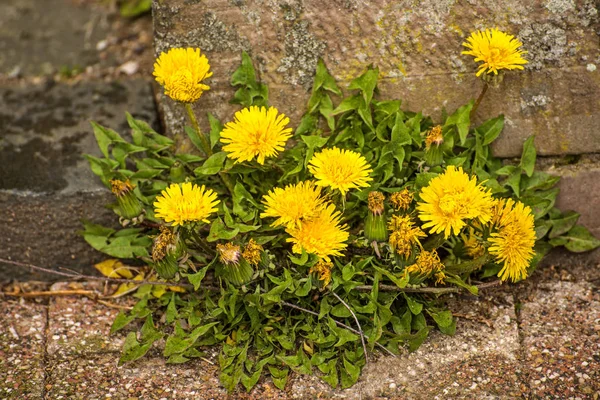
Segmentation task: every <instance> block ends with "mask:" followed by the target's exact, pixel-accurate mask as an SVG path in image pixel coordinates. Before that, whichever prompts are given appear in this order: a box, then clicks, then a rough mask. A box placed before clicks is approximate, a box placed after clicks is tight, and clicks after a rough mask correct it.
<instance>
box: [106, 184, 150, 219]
mask: <svg viewBox="0 0 600 400" xmlns="http://www.w3.org/2000/svg"><path fill="white" fill-rule="evenodd" d="M110 186H111V191H112V192H113V194H114V195H115V197H116V198H117V204H118V209H117V214H119V215H120V216H121V217H122V218H123V219H124V220H133V219H134V218H136V219H137V217H139V216H140V215H141V214H142V213H143V212H144V208H143V207H142V203H140V201H139V200H138V198H137V197H136V196H135V193H133V188H134V186H133V185H132V184H131V183H130V182H129V180H126V181H121V180H118V179H112V180H111V181H110Z"/></svg>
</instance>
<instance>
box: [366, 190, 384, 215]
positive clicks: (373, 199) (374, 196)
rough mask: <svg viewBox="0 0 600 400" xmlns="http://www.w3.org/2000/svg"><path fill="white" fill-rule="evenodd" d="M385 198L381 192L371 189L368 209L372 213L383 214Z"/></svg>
mask: <svg viewBox="0 0 600 400" xmlns="http://www.w3.org/2000/svg"><path fill="white" fill-rule="evenodd" d="M384 200H385V196H384V195H383V193H381V192H377V191H373V192H370V193H369V198H368V201H369V211H371V212H372V213H373V214H374V215H381V214H383V211H384V207H383V201H384Z"/></svg>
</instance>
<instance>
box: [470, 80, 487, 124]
mask: <svg viewBox="0 0 600 400" xmlns="http://www.w3.org/2000/svg"><path fill="white" fill-rule="evenodd" d="M488 86H490V85H489V84H488V83H487V82H484V83H483V88H482V89H481V93H479V97H478V98H477V100H475V104H474V105H473V108H472V109H471V113H470V114H469V119H471V120H472V119H473V117H474V116H475V113H476V112H477V109H478V108H479V104H481V100H483V96H485V93H486V92H487V90H488Z"/></svg>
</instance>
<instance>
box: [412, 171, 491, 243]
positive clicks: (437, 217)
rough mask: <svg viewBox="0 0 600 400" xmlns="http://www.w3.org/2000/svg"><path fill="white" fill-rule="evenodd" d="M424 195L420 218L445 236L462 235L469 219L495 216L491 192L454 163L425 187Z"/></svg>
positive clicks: (435, 231)
mask: <svg viewBox="0 0 600 400" xmlns="http://www.w3.org/2000/svg"><path fill="white" fill-rule="evenodd" d="M420 196H421V200H422V201H421V202H419V203H418V204H417V210H418V211H419V218H420V219H421V220H422V221H425V222H426V223H425V224H424V225H423V228H431V229H430V233H440V232H443V233H444V236H445V237H449V236H450V234H452V233H454V234H455V235H458V234H459V233H460V231H461V229H462V228H463V227H464V226H465V225H466V223H465V221H466V220H470V219H478V220H479V221H480V222H483V223H486V222H488V221H489V220H490V218H491V217H492V213H491V210H492V206H493V200H492V197H491V193H490V192H489V190H487V189H485V188H484V187H482V186H481V185H478V184H477V178H475V177H473V178H469V175H467V174H466V173H465V172H463V170H462V168H460V167H459V168H456V167H455V166H453V165H450V166H449V167H448V168H446V171H445V172H444V173H443V174H441V175H438V176H436V177H435V178H433V179H432V180H431V181H430V182H429V185H428V186H427V187H424V188H423V189H422V190H421V193H420Z"/></svg>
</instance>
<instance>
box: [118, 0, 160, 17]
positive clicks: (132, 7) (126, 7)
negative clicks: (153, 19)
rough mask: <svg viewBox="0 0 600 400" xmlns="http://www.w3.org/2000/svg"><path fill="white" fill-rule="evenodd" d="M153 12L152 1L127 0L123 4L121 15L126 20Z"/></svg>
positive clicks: (120, 10)
mask: <svg viewBox="0 0 600 400" xmlns="http://www.w3.org/2000/svg"><path fill="white" fill-rule="evenodd" d="M150 10H152V0H125V1H123V2H122V3H121V7H120V8H119V13H120V14H121V16H122V17H124V18H133V17H137V16H139V15H142V14H145V13H147V12H150Z"/></svg>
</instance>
